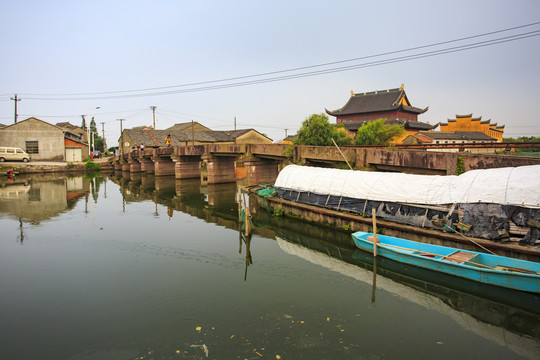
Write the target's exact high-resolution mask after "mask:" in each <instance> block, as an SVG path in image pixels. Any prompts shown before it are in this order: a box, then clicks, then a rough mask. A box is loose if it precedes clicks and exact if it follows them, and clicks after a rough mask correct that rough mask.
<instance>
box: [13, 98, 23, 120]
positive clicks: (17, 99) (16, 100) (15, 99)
mask: <svg viewBox="0 0 540 360" xmlns="http://www.w3.org/2000/svg"><path fill="white" fill-rule="evenodd" d="M11 100H14V101H15V124H16V123H17V102H18V101H21V100H22V99H19V98H17V94H15V97H12V98H11Z"/></svg>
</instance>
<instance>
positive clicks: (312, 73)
mask: <svg viewBox="0 0 540 360" xmlns="http://www.w3.org/2000/svg"><path fill="white" fill-rule="evenodd" d="M534 24H538V23H533V24H530V25H524V26H531V25H534ZM502 31H505V30H500V31H499V32H502ZM538 35H540V30H535V31H530V32H525V33H520V34H515V35H510V36H505V37H499V38H496V39H490V40H485V41H480V42H475V43H470V44H464V45H459V46H455V47H449V48H444V49H438V50H433V51H428V52H421V53H416V54H411V55H405V56H399V57H394V58H388V59H382V60H377V61H372V62H366V63H360V64H353V65H347V66H340V67H334V68H330V69H323V70H316V71H308V72H301V73H296V74H289V75H283V76H277V77H269V78H263V79H255V80H249V81H240V82H232V83H226V84H217V85H211V86H199V87H191V88H187V89H177V90H169V91H158V92H147V93H140V94H123V95H113V96H83V97H73V96H79V95H77V94H64V95H50V94H49V95H47V94H41V95H39V96H38V95H36V94H34V95H33V96H38V97H32V95H30V94H21V95H24V96H25V97H26V98H27V99H31V100H90V99H92V100H96V99H113V98H114V99H116V98H132V97H142V96H162V95H171V94H180V93H188V92H198V91H208V90H216V89H224V88H230V87H238V86H246V85H254V84H261V83H267V82H274V81H283V80H289V79H296V78H303V77H308V76H317V75H323V74H329V73H335V72H341V71H349V70H355V69H360V68H366V67H373V66H381V65H387V64H392V63H396V62H403V61H410V60H416V59H421V58H425V57H431V56H437V55H443V54H449V53H454V52H458V51H465V50H471V49H475V48H480V47H486V46H491V45H496V44H501V43H506V42H510V41H516V40H522V39H526V38H530V37H534V36H538ZM479 36H483V35H476V36H472V37H468V38H473V37H479ZM455 41H459V40H450V41H448V42H442V43H449V42H455ZM429 46H434V45H425V46H421V47H416V49H418V48H425V47H429ZM411 49H413V48H411ZM404 51H410V50H397V51H393V52H388V53H389V54H392V53H399V52H404ZM375 56H381V55H371V56H366V57H362V58H356V59H365V58H371V57H375ZM347 61H353V60H352V59H348V60H342V61H339V62H333V63H326V64H319V65H312V66H308V67H302V68H299V69H308V68H314V67H319V66H326V65H327V64H337V63H343V62H347ZM290 71H293V70H292V69H289V70H282V71H278V72H271V73H265V74H276V73H283V72H290ZM262 75H263V74H257V75H248V76H243V77H237V78H230V79H245V78H252V77H260V76H262ZM223 81H227V80H225V79H223V80H214V81H208V82H199V83H193V84H195V85H200V84H211V83H217V82H223ZM186 86H191V85H190V84H184V85H175V86H171V87H161V88H151V89H167V88H177V87H186ZM135 91H143V90H142V89H141V90H125V91H118V92H107V93H97V94H110V93H125V92H135ZM88 94H89V93H88ZM40 96H44V97H40ZM65 96H70V97H65Z"/></svg>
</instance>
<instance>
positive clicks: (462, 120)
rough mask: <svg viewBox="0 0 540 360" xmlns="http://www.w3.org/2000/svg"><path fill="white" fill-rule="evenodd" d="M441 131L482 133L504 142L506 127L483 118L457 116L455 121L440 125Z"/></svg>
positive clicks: (449, 120)
mask: <svg viewBox="0 0 540 360" xmlns="http://www.w3.org/2000/svg"><path fill="white" fill-rule="evenodd" d="M440 129H441V131H480V132H483V133H484V134H486V135H488V136H491V137H492V138H495V139H497V141H498V142H501V141H502V140H503V133H504V125H500V126H499V125H497V123H495V124H491V120H484V121H482V117H481V116H480V117H477V118H473V116H472V114H468V115H457V114H456V118H455V119H448V122H446V123H440Z"/></svg>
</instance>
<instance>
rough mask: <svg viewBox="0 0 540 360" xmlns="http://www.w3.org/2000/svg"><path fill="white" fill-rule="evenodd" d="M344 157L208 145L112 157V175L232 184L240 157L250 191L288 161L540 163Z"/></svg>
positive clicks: (441, 166)
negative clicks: (122, 173)
mask: <svg viewBox="0 0 540 360" xmlns="http://www.w3.org/2000/svg"><path fill="white" fill-rule="evenodd" d="M342 152H343V155H342V154H341V153H340V151H339V150H338V149H336V148H334V147H328V146H292V147H290V149H289V145H282V144H242V145H239V144H223V145H215V144H212V145H192V146H174V147H168V148H158V149H148V150H142V151H132V152H130V153H128V154H123V155H121V156H118V157H115V158H114V160H113V163H114V168H115V170H119V171H120V170H121V171H129V172H131V173H139V172H143V173H150V174H155V175H156V176H162V175H174V176H175V177H176V178H177V179H189V178H200V176H201V166H200V164H201V161H202V162H203V163H204V164H205V165H206V169H207V173H208V183H209V184H218V183H227V182H234V181H235V180H236V173H235V166H236V161H237V159H238V158H240V157H242V162H243V163H244V166H245V167H246V168H247V184H248V185H254V184H260V183H271V182H274V181H275V179H276V177H277V174H278V169H279V165H280V164H282V163H284V162H286V161H291V162H293V163H304V164H305V163H314V164H321V163H330V164H334V165H336V164H339V163H342V164H344V163H345V160H344V157H345V158H346V159H347V160H348V162H349V163H352V164H354V166H355V167H357V168H362V167H374V168H376V169H377V170H382V171H401V172H409V173H416V174H439V175H451V174H455V173H456V166H457V163H458V157H461V158H462V159H463V164H464V167H465V170H472V169H486V168H496V167H514V166H523V165H536V164H540V158H530V157H522V156H507V155H487V154H466V153H452V152H433V151H412V150H406V149H387V148H375V147H344V148H343V149H342ZM286 153H287V154H288V156H287V155H286Z"/></svg>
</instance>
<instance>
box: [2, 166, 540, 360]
mask: <svg viewBox="0 0 540 360" xmlns="http://www.w3.org/2000/svg"><path fill="white" fill-rule="evenodd" d="M1 185H2V186H1V187H0V229H1V235H0V238H1V240H0V289H1V291H2V292H1V294H2V296H1V297H0V330H1V333H0V335H1V336H0V359H55V360H57V359H69V360H74V359H82V360H90V359H91V360H98V359H100V360H101V359H105V360H108V359H115V360H116V359H118V360H121V359H284V360H285V359H456V358H465V359H473V358H474V359H505V360H506V359H535V358H536V359H538V358H540V300H539V298H538V297H536V296H532V295H528V294H522V293H517V292H509V291H500V290H497V289H492V288H479V287H478V286H476V285H471V284H467V283H461V282H459V281H457V280H455V279H448V278H442V277H440V276H433V274H431V273H426V272H422V271H419V270H418V269H411V268H407V267H403V266H401V265H399V264H396V263H393V262H389V261H385V260H383V259H377V262H376V263H375V264H374V262H373V258H372V257H371V256H370V255H369V254H366V253H363V252H361V251H359V250H355V249H354V246H353V244H352V242H351V239H350V234H348V233H346V232H345V231H338V230H335V229H330V228H326V227H323V226H316V225H312V224H308V223H305V222H302V221H299V220H297V219H292V218H288V217H283V216H282V215H281V214H279V213H275V214H273V213H270V212H267V211H265V210H264V209H263V208H261V207H259V206H258V205H257V201H256V199H255V198H254V197H251V199H250V208H251V210H252V212H253V225H254V233H253V235H251V236H248V237H247V238H246V237H245V236H243V235H242V233H241V232H240V231H239V227H238V204H237V202H236V191H237V187H236V186H237V185H236V184H225V185H206V186H202V185H201V184H200V182H199V181H197V180H195V181H194V180H189V181H180V180H175V179H174V178H170V177H154V176H141V175H133V174H132V175H130V174H124V175H123V176H122V175H121V174H118V173H115V174H112V173H111V174H94V175H85V176H69V177H65V176H61V175H53V174H51V175H47V176H43V175H42V176H39V177H34V178H31V177H27V178H24V177H17V178H16V179H15V181H13V182H7V181H6V179H5V178H4V179H1ZM373 267H376V272H375V274H374V273H373V271H372V270H373ZM374 285H375V286H374Z"/></svg>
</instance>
